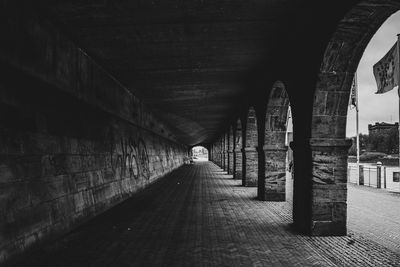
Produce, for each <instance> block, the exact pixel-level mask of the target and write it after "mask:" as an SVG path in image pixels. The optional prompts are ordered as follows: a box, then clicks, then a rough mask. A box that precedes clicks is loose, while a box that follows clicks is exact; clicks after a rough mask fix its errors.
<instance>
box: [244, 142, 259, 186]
mask: <svg viewBox="0 0 400 267" xmlns="http://www.w3.org/2000/svg"><path fill="white" fill-rule="evenodd" d="M244 154H245V155H244V156H245V160H246V164H245V166H244V168H246V170H245V175H243V179H242V184H243V185H244V186H251V187H254V186H257V183H258V152H257V150H256V149H255V148H248V147H245V148H244Z"/></svg>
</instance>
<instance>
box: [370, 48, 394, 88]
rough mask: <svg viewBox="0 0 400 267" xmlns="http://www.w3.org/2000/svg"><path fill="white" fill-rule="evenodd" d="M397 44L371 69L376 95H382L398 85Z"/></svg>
mask: <svg viewBox="0 0 400 267" xmlns="http://www.w3.org/2000/svg"><path fill="white" fill-rule="evenodd" d="M397 50H398V49H397V42H396V43H395V44H394V45H393V47H392V48H391V49H390V50H389V52H387V53H386V55H385V56H384V57H383V58H382V59H381V60H379V61H378V62H377V63H376V64H375V65H374V67H373V69H374V76H375V80H376V85H377V86H378V91H377V92H376V94H383V93H386V92H388V91H390V90H392V89H393V88H394V87H396V86H398V85H399V75H400V74H399V73H400V70H399V51H397Z"/></svg>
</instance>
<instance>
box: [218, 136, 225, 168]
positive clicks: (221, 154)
mask: <svg viewBox="0 0 400 267" xmlns="http://www.w3.org/2000/svg"><path fill="white" fill-rule="evenodd" d="M222 145H223V139H221V140H220V141H219V146H218V151H219V167H220V168H221V169H223V168H224V153H223V149H222Z"/></svg>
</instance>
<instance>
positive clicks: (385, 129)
mask: <svg viewBox="0 0 400 267" xmlns="http://www.w3.org/2000/svg"><path fill="white" fill-rule="evenodd" d="M393 129H397V130H398V129H399V123H398V122H396V123H386V122H380V123H379V122H375V124H374V125H372V124H368V134H369V135H370V136H371V135H373V134H386V133H389V132H390V131H392V130H393Z"/></svg>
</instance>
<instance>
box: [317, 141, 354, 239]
mask: <svg viewBox="0 0 400 267" xmlns="http://www.w3.org/2000/svg"><path fill="white" fill-rule="evenodd" d="M350 146H351V140H346V139H311V140H310V148H311V152H312V176H311V177H312V182H311V191H312V193H311V212H310V214H311V220H310V234H311V235H318V236H322V235H346V201H347V154H348V150H349V148H350Z"/></svg>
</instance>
